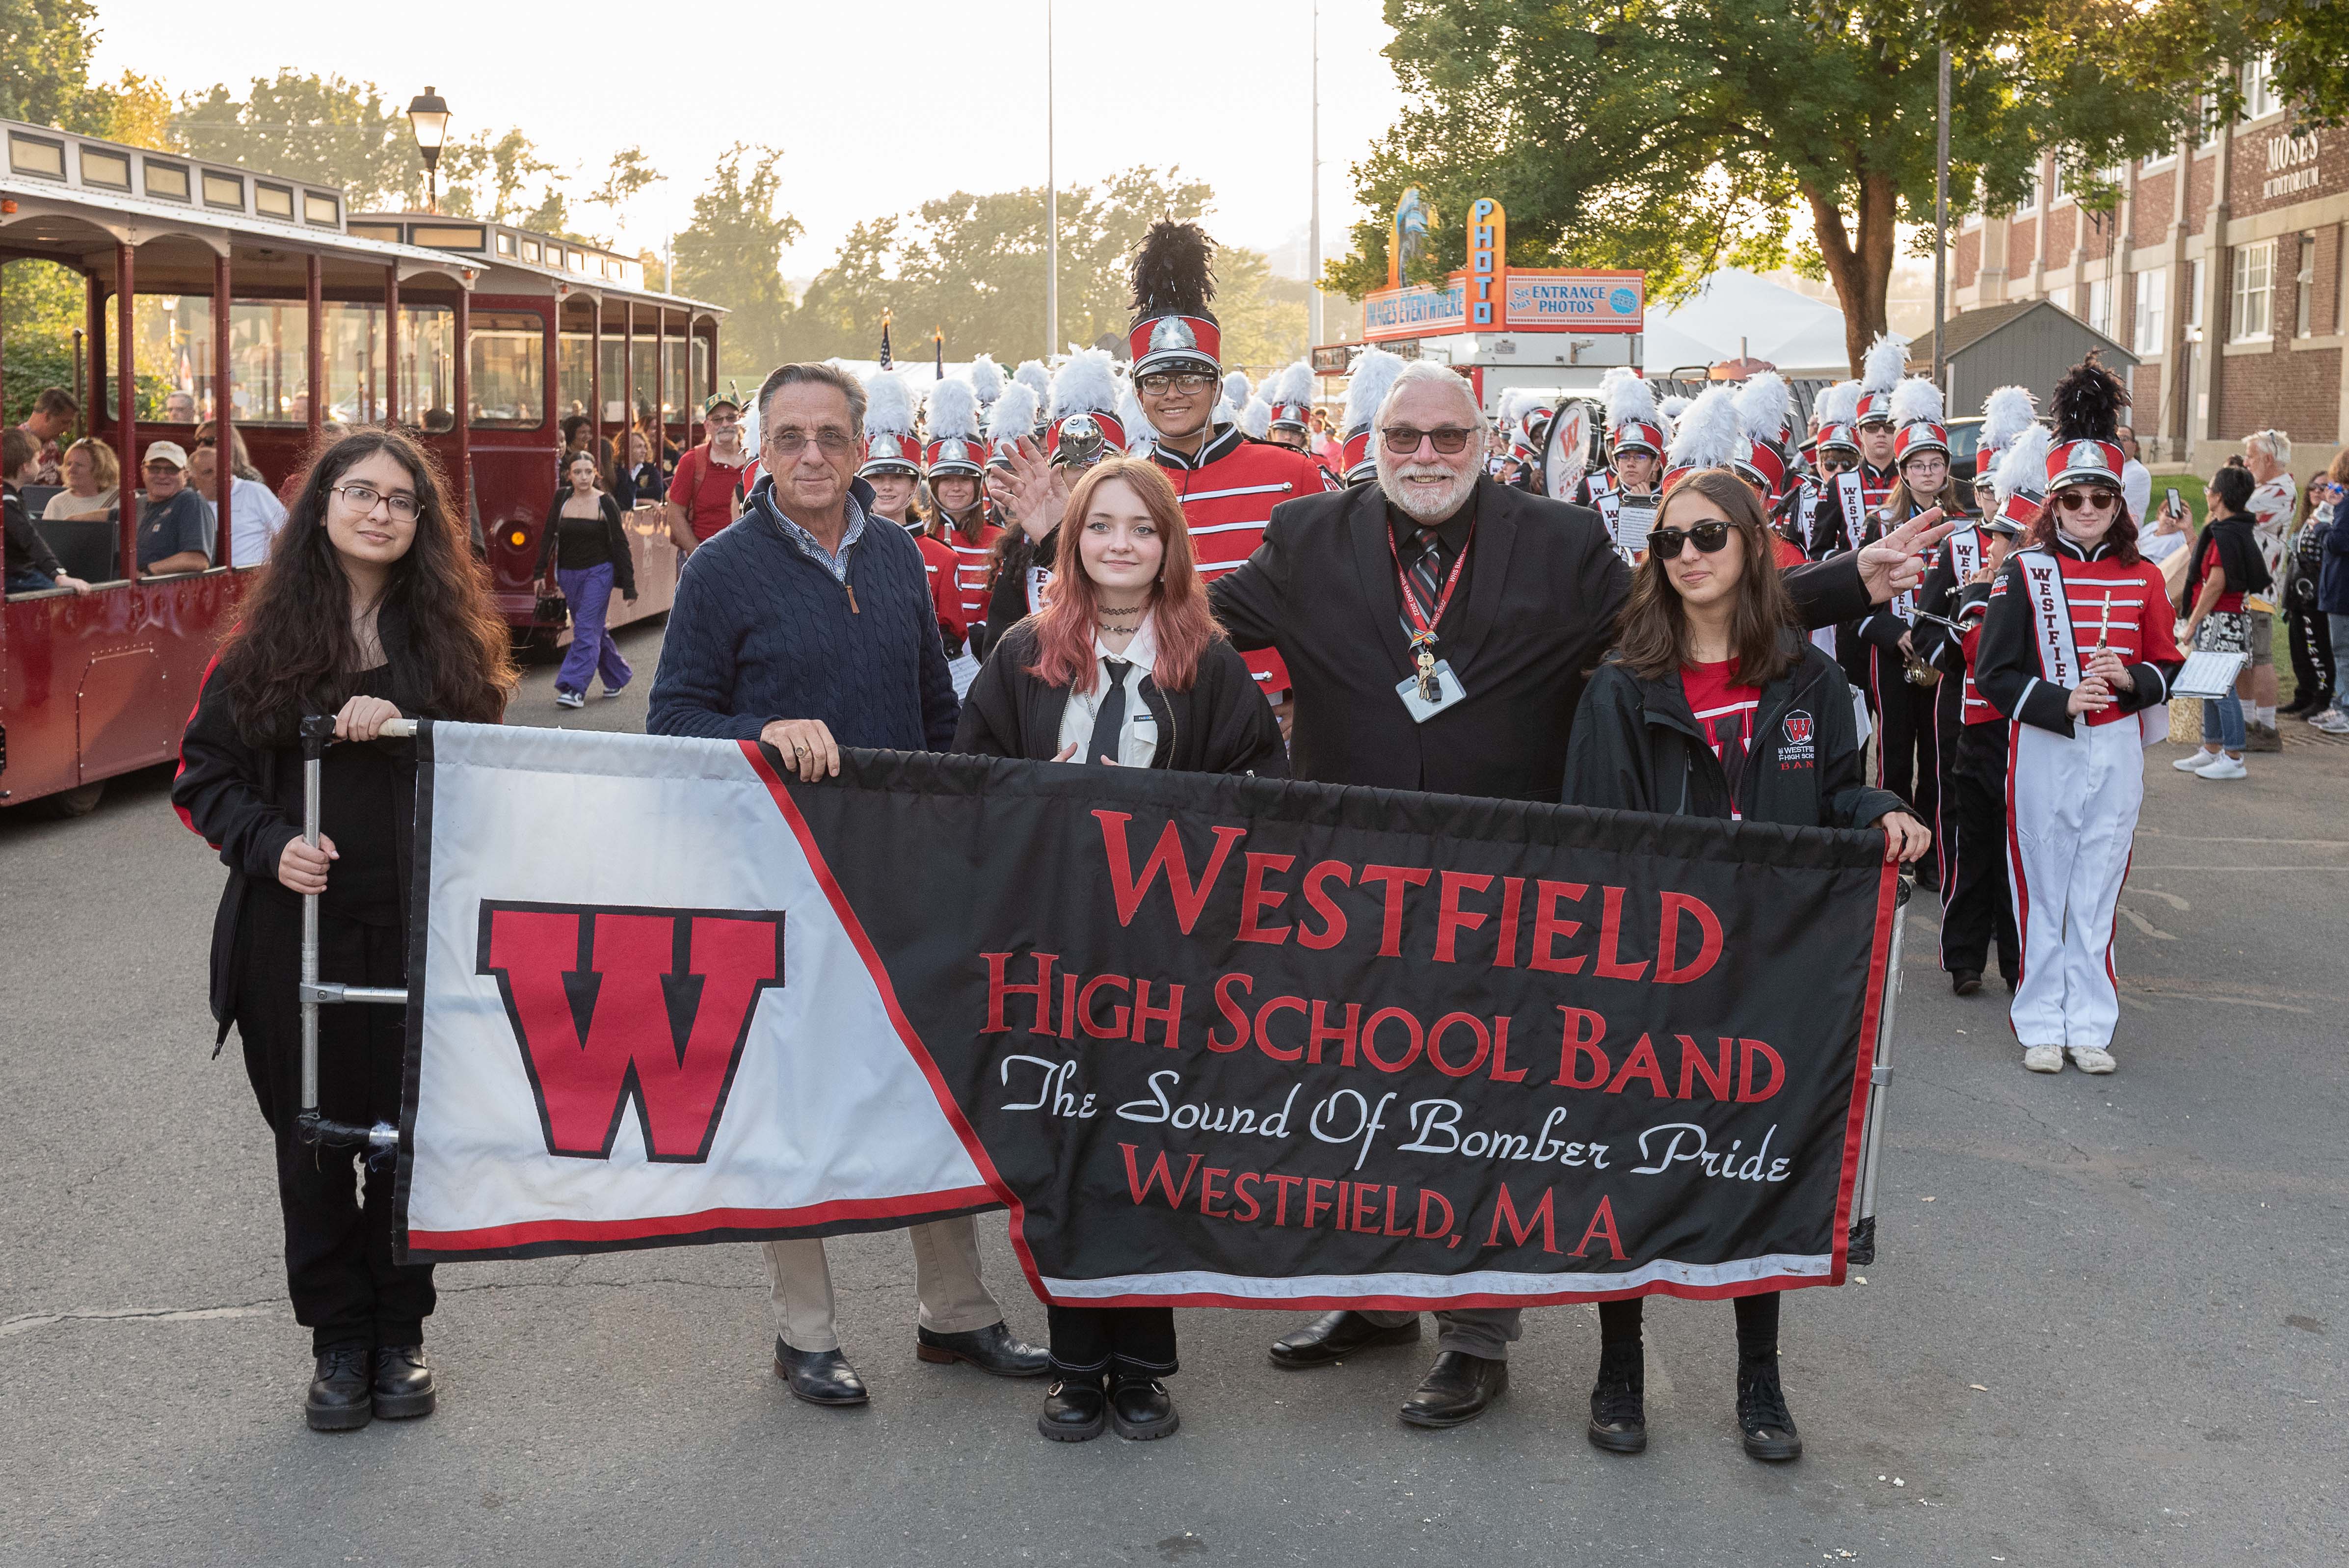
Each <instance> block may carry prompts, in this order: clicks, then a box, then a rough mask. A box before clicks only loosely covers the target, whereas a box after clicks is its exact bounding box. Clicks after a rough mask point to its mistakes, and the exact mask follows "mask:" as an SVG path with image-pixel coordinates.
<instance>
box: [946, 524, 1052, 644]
mask: <svg viewBox="0 0 2349 1568" xmlns="http://www.w3.org/2000/svg"><path fill="white" fill-rule="evenodd" d="M949 542H951V541H949ZM1060 550H1061V530H1060V527H1059V525H1057V524H1055V525H1054V527H1053V529H1052V531H1051V532H1050V533H1048V534H1046V535H1045V536H1044V537H1043V538H1041V539H1030V538H1029V537H1028V531H1027V530H1026V529H1023V528H1021V527H1020V526H1019V524H1018V523H1016V522H1014V523H1009V524H1006V525H1005V528H1004V531H1003V537H1002V539H1001V541H1000V542H999V543H998V544H997V547H996V552H995V558H994V559H993V560H992V561H990V562H988V571H989V572H990V573H993V575H991V576H990V577H988V580H987V620H986V622H985V623H984V626H985V629H984V630H982V631H979V632H978V633H976V634H974V636H973V638H972V640H971V649H970V651H971V652H972V653H973V654H975V655H978V657H980V658H982V659H983V658H986V657H987V656H988V655H989V654H991V653H993V652H994V650H995V645H996V642H997V640H998V639H999V638H1000V637H1001V636H1002V635H1003V634H1004V633H1006V632H1008V631H1009V630H1010V629H1011V628H1012V627H1014V626H1016V625H1018V624H1019V623H1020V622H1022V621H1024V620H1026V619H1027V618H1028V615H1029V609H1028V569H1029V568H1030V567H1031V566H1050V564H1051V563H1052V561H1053V559H1054V558H1055V557H1056V556H1057V555H1058V554H1059V553H1060Z"/></svg>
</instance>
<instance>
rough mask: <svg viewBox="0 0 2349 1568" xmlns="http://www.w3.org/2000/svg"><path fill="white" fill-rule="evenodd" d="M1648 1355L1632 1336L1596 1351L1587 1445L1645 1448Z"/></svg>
mask: <svg viewBox="0 0 2349 1568" xmlns="http://www.w3.org/2000/svg"><path fill="white" fill-rule="evenodd" d="M1647 1396H1648V1358H1647V1356H1646V1354H1645V1352H1644V1350H1643V1348H1642V1346H1640V1342H1639V1341H1638V1340H1636V1339H1634V1340H1631V1341H1630V1342H1628V1343H1625V1344H1621V1345H1609V1346H1607V1347H1606V1348H1604V1349H1603V1350H1601V1351H1600V1352H1599V1381H1598V1382H1597V1383H1596V1384H1594V1385H1593V1386H1592V1387H1591V1390H1590V1427H1589V1435H1590V1446H1591V1447H1592V1448H1595V1449H1606V1450H1607V1451H1608V1452H1609V1453H1610V1454H1636V1453H1641V1452H1644V1451H1645V1450H1646V1449H1647V1447H1648V1404H1647Z"/></svg>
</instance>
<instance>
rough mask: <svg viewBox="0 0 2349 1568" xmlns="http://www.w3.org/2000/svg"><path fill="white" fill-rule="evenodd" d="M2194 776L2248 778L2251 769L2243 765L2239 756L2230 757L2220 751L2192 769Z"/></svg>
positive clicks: (2198, 777)
mask: <svg viewBox="0 0 2349 1568" xmlns="http://www.w3.org/2000/svg"><path fill="white" fill-rule="evenodd" d="M2194 777H2196V778H2197V779H2248V778H2250V777H2251V770H2250V769H2247V768H2245V767H2244V766H2243V759H2242V758H2240V757H2230V756H2228V755H2227V754H2226V753H2225V752H2223V751H2221V752H2220V753H2219V755H2218V757H2217V758H2215V759H2213V760H2211V761H2209V762H2205V763H2204V764H2203V765H2202V766H2201V767H2199V768H2197V769H2195V770H2194Z"/></svg>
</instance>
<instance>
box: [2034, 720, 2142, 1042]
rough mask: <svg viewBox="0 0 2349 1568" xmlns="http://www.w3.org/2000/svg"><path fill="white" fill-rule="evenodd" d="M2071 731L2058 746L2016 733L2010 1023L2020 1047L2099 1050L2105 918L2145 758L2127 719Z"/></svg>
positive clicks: (2106, 1006) (2111, 1011)
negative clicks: (2017, 969)
mask: <svg viewBox="0 0 2349 1568" xmlns="http://www.w3.org/2000/svg"><path fill="white" fill-rule="evenodd" d="M2078 728H2079V733H2078V734H2076V735H2074V736H2072V737H2070V738H2065V737H2064V736H2061V735H2056V734H2054V733H2052V732H2050V731H2048V730H2044V729H2041V728H2039V727H2037V726H2035V725H2029V724H2017V725H2015V726H2014V748H2013V756H2012V758H2010V759H2009V762H2008V765H2007V789H2006V802H2007V804H2006V821H2007V836H2006V841H2007V870H2008V872H2009V873H2010V886H2011V887H2012V889H2013V898H2014V926H2015V931H2016V933H2017V934H2019V935H2020V937H2021V938H2022V942H2023V978H2022V980H2021V982H2020V983H2019V984H2018V985H2016V986H2015V988H2014V1006H2013V1009H2012V1011H2011V1012H2010V1013H2009V1015H2008V1016H2010V1017H2011V1018H2012V1019H2013V1023H2014V1034H2015V1038H2017V1039H2019V1040H2021V1041H2022V1042H2023V1044H2024V1045H2026V1046H2064V1047H2070V1048H2071V1049H2074V1050H2086V1049H2088V1048H2090V1047H2094V1048H2096V1049H2099V1050H2103V1049H2108V1048H2109V1047H2111V1045H2112V1041H2113V1026H2114V1025H2116V1023H2118V1022H2119V1020H2120V992H2119V988H2118V985H2117V984H2116V974H2115V971H2114V969H2113V913H2114V907H2115V905H2116V904H2117V903H2119V901H2120V895H2121V881H2122V879H2123V878H2124V877H2126V876H2127V874H2128V862H2129V846H2130V843H2131V841H2133V840H2134V839H2135V838H2136V836H2137V808H2138V807H2139V806H2140V805H2141V804H2142V803H2143V802H2144V799H2145V748H2144V745H2143V736H2142V733H2141V732H2140V730H2139V729H2138V727H2137V724H2136V723H2134V722H2132V721H2126V720H2125V721H2123V722H2121V723H2118V724H2099V725H2094V726H2091V725H2088V724H2085V723H2082V724H2080V725H2079V727H2078Z"/></svg>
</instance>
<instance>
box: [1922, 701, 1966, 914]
mask: <svg viewBox="0 0 2349 1568" xmlns="http://www.w3.org/2000/svg"><path fill="white" fill-rule="evenodd" d="M1965 689H1966V683H1965V677H1964V676H1950V675H1945V676H1942V677H1941V679H1940V684H1939V685H1937V686H1934V687H1933V760H1934V762H1935V763H1936V764H1938V765H1939V768H1940V774H1939V777H1937V778H1936V779H1934V782H1933V815H1932V816H1930V817H1928V818H1926V819H1924V822H1925V825H1926V826H1927V827H1929V828H1930V829H1932V830H1933V872H1934V877H1933V885H1934V886H1935V887H1937V888H1940V890H1941V894H1942V896H1943V897H1944V898H1946V897H1948V896H1949V891H1950V883H1951V881H1952V880H1953V879H1954V878H1955V877H1956V876H1957V874H1958V866H1957V831H1958V824H1957V815H1958V809H1957V802H1956V800H1955V799H1954V798H1953V797H1952V796H1951V780H1952V779H1954V778H1955V776H1956V774H1957V770H1958V740H1959V738H1960V735H1961V732H1962V731H1963V730H1964V729H1965V727H1966V726H1965V717H1964V709H1965Z"/></svg>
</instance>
